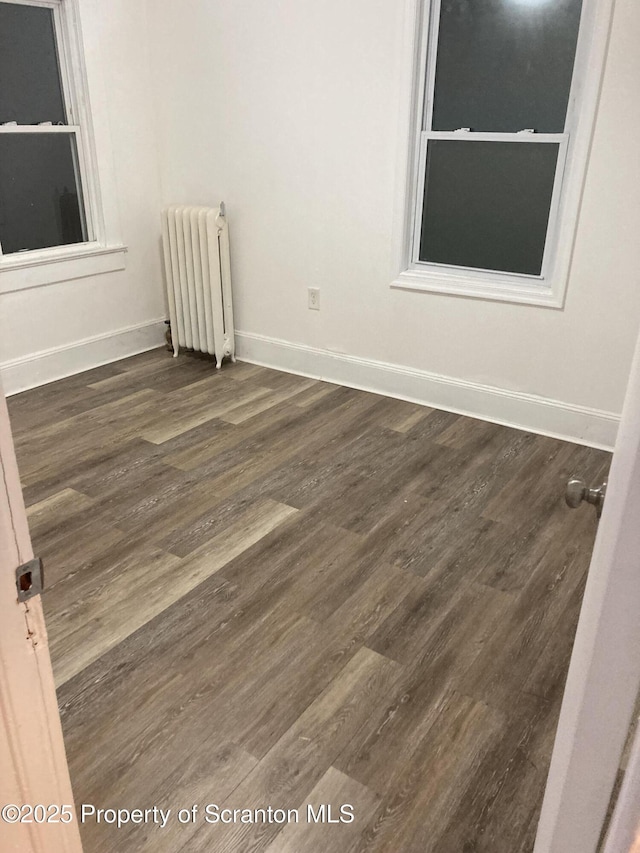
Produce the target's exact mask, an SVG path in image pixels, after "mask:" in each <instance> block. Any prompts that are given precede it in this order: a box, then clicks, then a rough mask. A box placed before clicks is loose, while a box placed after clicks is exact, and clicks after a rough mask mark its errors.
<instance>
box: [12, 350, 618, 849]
mask: <svg viewBox="0 0 640 853" xmlns="http://www.w3.org/2000/svg"><path fill="white" fill-rule="evenodd" d="M9 403H10V411H11V417H12V425H13V429H14V434H15V439H16V447H17V452H18V458H19V464H20V470H21V476H22V481H23V485H24V491H25V499H26V502H27V505H28V508H29V509H28V511H29V518H30V524H31V530H32V534H33V539H34V547H35V549H36V553H37V554H38V555H39V556H42V557H43V559H44V560H45V565H46V571H47V589H46V592H45V595H44V607H45V613H46V616H47V624H48V629H49V639H50V644H51V654H52V658H53V664H54V671H55V674H56V680H57V684H58V696H59V704H60V709H61V714H62V722H63V728H64V734H65V741H66V745H67V751H68V757H69V763H70V769H71V776H72V782H73V787H74V793H75V797H76V801H77V803H89V804H94V805H95V806H96V807H97V808H111V807H113V808H128V809H132V808H147V807H148V808H150V807H152V806H154V805H156V806H158V807H159V808H163V809H168V808H170V809H172V814H171V816H170V819H169V821H168V823H167V825H166V827H165V828H163V829H161V828H159V827H157V826H154V825H145V824H140V825H131V824H129V825H127V826H125V827H123V828H120V829H118V828H116V827H115V826H113V825H108V824H105V823H97V822H96V821H95V820H93V819H89V820H88V822H87V823H86V824H85V825H84V826H83V827H82V835H83V840H84V844H85V849H86V851H87V853H103V851H104V853H114V851H118V853H127V851H136V853H138V851H154V853H158V851H159V853H162V852H163V851H170V853H173V851H185V853H197V851H207V853H208V852H209V851H238V853H246V851H261V850H268V851H269V853H311V852H312V851H313V853H315V851H318V853H319V851H322V853H365V851H385V853H528V851H531V849H532V844H533V839H534V836H535V829H536V821H537V817H538V813H539V809H540V805H541V798H542V793H543V789H544V783H545V777H546V772H547V769H548V764H549V758H550V754H551V749H552V745H553V737H554V731H555V726H556V722H557V717H558V713H559V707H560V701H561V697H562V690H563V685H564V680H565V676H566V670H567V666H568V661H569V656H570V652H571V646H572V642H573V636H574V631H575V626H576V622H577V617H578V611H579V608H580V602H581V597H582V592H583V587H584V581H585V577H586V572H587V568H588V564H589V558H590V552H591V548H592V544H593V538H594V535H595V531H596V521H595V514H594V513H593V511H592V510H591V508H588V507H584V508H582V509H580V510H578V511H573V512H572V511H570V510H568V509H567V508H566V507H565V505H564V502H563V492H564V486H565V484H566V481H567V479H568V478H569V476H570V475H571V474H573V473H577V472H579V473H580V474H582V475H584V476H585V477H586V479H587V480H590V481H596V480H598V479H600V478H601V477H602V476H603V475H604V474H605V472H606V470H607V468H608V465H609V454H607V453H604V452H601V451H597V450H591V449H588V448H585V447H580V446H577V445H572V444H568V443H565V442H562V441H558V440H555V439H552V438H545V437H541V436H537V435H532V434H528V433H525V432H520V431H517V430H513V429H508V428H506V427H502V426H496V425H493V424H489V423H484V422H482V421H478V420H473V419H471V418H465V417H459V416H456V415H452V414H448V413H446V412H441V411H435V410H431V409H428V408H425V407H420V406H417V405H413V404H409V403H404V402H400V401H397V400H391V399H388V398H385V397H380V396H377V395H375V394H368V393H365V392H362V391H354V390H350V389H347V388H343V387H340V386H337V385H330V384H326V383H323V382H318V381H313V380H308V379H304V378H301V377H296V376H291V375H288V374H285V373H279V372H277V371H274V370H269V369H265V368H260V367H256V366H252V365H249V364H241V363H238V364H236V365H225V366H224V368H223V369H222V370H221V371H216V370H215V369H214V368H213V366H212V364H211V362H210V361H209V360H208V359H205V358H199V357H196V356H189V355H185V356H182V357H180V358H179V359H177V360H174V359H172V358H171V357H170V356H169V354H168V353H166V352H165V351H164V350H156V351H153V352H150V353H145V354H143V355H140V356H136V357H134V358H130V359H127V360H125V361H121V362H118V363H116V364H112V365H108V366H106V367H102V368H98V369H96V370H93V371H90V372H88V373H84V374H82V375H79V376H74V377H71V378H69V379H65V380H63V381H61V382H57V383H54V384H51V385H48V386H45V387H42V388H39V389H36V390H33V391H29V392H26V393H24V394H20V395H18V396H15V397H13V398H11V400H10V401H9ZM209 803H215V804H218V805H219V806H221V807H225V808H227V807H228V808H236V809H254V808H263V809H267V808H268V807H269V806H271V807H272V808H274V809H275V808H285V809H287V808H289V809H299V814H300V822H299V823H293V822H292V823H289V824H287V825H283V824H280V823H273V822H272V823H253V824H251V823H236V824H231V825H220V824H209V823H207V822H206V821H205V820H204V808H205V806H206V804H209ZM309 803H310V804H312V805H313V806H314V807H317V806H319V805H320V804H321V803H329V804H332V805H333V807H334V817H335V815H336V813H337V810H338V809H339V806H340V805H341V804H345V803H349V804H352V805H353V806H354V809H355V820H354V821H353V822H352V823H343V824H335V825H334V824H314V823H308V822H306V816H307V815H306V807H307V804H309ZM193 804H197V805H199V807H200V811H199V813H198V814H197V816H196V820H195V822H193V823H191V822H186V823H184V824H181V823H179V822H178V820H177V816H176V813H177V810H178V809H179V808H190V807H191V806H192V805H193Z"/></svg>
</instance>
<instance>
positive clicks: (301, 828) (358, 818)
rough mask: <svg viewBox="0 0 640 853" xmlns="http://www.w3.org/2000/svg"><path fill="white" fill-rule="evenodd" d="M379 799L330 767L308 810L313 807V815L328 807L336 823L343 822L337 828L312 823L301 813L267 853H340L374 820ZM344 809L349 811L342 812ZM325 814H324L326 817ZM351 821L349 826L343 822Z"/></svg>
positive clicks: (336, 825) (308, 798) (315, 790)
mask: <svg viewBox="0 0 640 853" xmlns="http://www.w3.org/2000/svg"><path fill="white" fill-rule="evenodd" d="M377 803H378V797H377V796H376V795H375V794H374V793H373V792H372V791H369V790H368V788H365V786H364V785H360V784H359V783H358V782H356V781H355V780H354V779H350V778H349V777H348V776H345V774H344V773H341V772H340V771H339V770H336V769H335V767H330V768H329V769H328V770H327V772H326V773H325V774H324V776H323V777H322V779H320V781H319V782H318V784H317V785H316V786H315V788H313V790H312V791H311V792H310V794H309V796H308V797H307V804H306V805H307V806H312V808H313V809H314V815H315V814H318V810H319V808H320V806H329V807H330V812H328V813H329V814H330V816H331V817H332V819H333V820H335V821H340V819H341V817H343V818H344V820H345V822H344V823H340V822H338V823H337V824H336V823H334V824H327V823H324V822H323V823H314V822H313V820H312V819H309V818H308V817H307V810H306V809H305V808H304V805H303V808H302V809H301V810H300V813H301V814H300V822H298V823H290V824H288V825H287V826H286V827H285V828H284V829H283V830H281V831H280V832H279V833H278V835H277V836H276V837H275V839H274V840H273V841H272V843H271V844H270V845H269V847H268V848H267V853H299V851H300V850H304V851H305V853H343V851H344V850H347V849H348V847H349V845H350V843H351V841H352V840H353V838H354V837H357V835H358V834H359V833H360V832H362V830H363V829H364V828H365V827H366V825H367V823H368V822H369V820H370V819H371V817H372V816H373V812H374V810H375V807H376V805H377ZM345 805H348V806H350V810H348V811H347V810H344V811H342V809H343V807H344V806H345ZM326 814H327V812H325V815H326ZM350 817H352V818H353V819H352V822H346V821H348V820H349V818H350Z"/></svg>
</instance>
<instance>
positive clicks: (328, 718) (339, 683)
mask: <svg viewBox="0 0 640 853" xmlns="http://www.w3.org/2000/svg"><path fill="white" fill-rule="evenodd" d="M398 669H399V666H398V664H395V663H393V662H392V661H389V660H387V659H386V658H383V657H382V656H381V655H378V654H376V653H375V652H371V651H369V650H368V649H361V650H360V651H359V652H358V653H357V654H356V655H355V657H354V658H353V659H352V660H351V661H350V662H349V663H348V664H347V666H346V667H345V668H344V669H343V670H342V672H341V673H340V675H339V676H338V677H337V678H336V679H335V680H334V681H333V683H332V684H331V685H330V686H329V687H328V688H327V690H326V691H325V692H324V693H323V694H322V696H320V697H319V698H318V699H317V700H316V701H315V702H313V703H312V704H311V705H310V706H309V707H308V708H307V709H306V711H305V712H304V713H303V714H302V715H301V716H300V717H299V718H298V719H297V720H296V722H295V724H294V725H293V726H292V727H291V729H289V730H288V731H287V732H286V733H285V734H284V735H283V737H282V738H281V739H280V740H279V741H278V742H277V743H276V744H275V746H274V747H273V748H272V749H271V750H270V751H269V753H268V754H267V755H266V756H265V758H263V759H262V761H260V763H259V764H258V765H257V766H256V768H255V770H253V771H252V772H251V773H250V774H249V775H248V776H247V777H246V778H245V779H244V780H243V782H242V783H241V784H240V785H239V786H238V787H237V788H236V789H235V791H234V792H233V794H231V796H229V797H228V798H227V799H226V800H225V802H224V805H225V807H227V808H251V807H256V808H257V807H260V806H261V805H264V803H274V804H275V803H278V804H279V807H281V808H296V807H297V806H298V805H300V803H301V802H302V801H303V799H304V798H305V797H306V796H307V795H308V794H309V793H310V792H311V791H312V790H313V787H314V786H315V785H316V784H317V783H318V781H319V780H320V779H321V778H322V776H323V775H324V774H325V773H326V771H327V770H328V768H329V767H330V766H331V764H332V762H333V759H334V758H335V757H336V756H337V755H338V754H339V753H340V751H341V749H342V748H344V745H345V744H346V743H348V742H349V740H350V738H351V737H352V735H353V733H354V732H355V731H357V730H358V728H359V727H360V726H361V725H362V722H363V721H364V719H365V718H366V715H367V713H368V708H369V706H370V705H371V703H374V702H376V701H379V699H380V697H382V696H383V695H384V693H385V692H386V690H387V689H388V686H389V683H393V681H394V679H395V678H396V677H397V673H398ZM274 807H275V806H274ZM279 828H280V827H279V826H277V825H273V824H269V825H259V824H253V825H247V824H245V825H231V826H227V827H216V828H215V829H213V828H211V827H203V828H202V829H201V830H199V831H198V832H197V833H196V835H195V836H194V837H193V839H192V842H191V847H190V849H191V850H192V851H193V853H197V851H200V850H206V851H221V853H222V851H235V850H243V851H247V853H249V851H258V850H264V849H266V848H267V847H268V845H269V844H270V843H271V841H272V840H273V838H274V836H275V834H276V833H277V831H278V829H279Z"/></svg>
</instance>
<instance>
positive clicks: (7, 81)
mask: <svg viewBox="0 0 640 853" xmlns="http://www.w3.org/2000/svg"><path fill="white" fill-rule="evenodd" d="M8 121H17V122H18V124H38V123H39V122H42V121H51V122H53V123H54V124H58V123H66V116H65V109H64V101H63V97H62V86H61V84H60V70H59V68H58V54H57V50H56V40H55V33H54V27H53V11H52V10H51V9H46V8H44V7H42V6H17V5H15V4H11V3H0V124H3V123H4V122H8Z"/></svg>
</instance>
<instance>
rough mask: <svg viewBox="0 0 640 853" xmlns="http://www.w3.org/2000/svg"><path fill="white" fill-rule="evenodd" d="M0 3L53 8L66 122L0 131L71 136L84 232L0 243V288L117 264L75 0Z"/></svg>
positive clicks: (121, 259) (121, 260) (118, 249)
mask: <svg viewBox="0 0 640 853" xmlns="http://www.w3.org/2000/svg"><path fill="white" fill-rule="evenodd" d="M0 3H7V4H9V5H20V6H39V7H44V8H48V9H51V10H52V11H53V20H54V28H55V37H56V45H57V49H58V63H59V67H60V78H61V84H62V94H63V99H64V105H65V109H66V113H67V118H68V121H69V124H67V125H59V126H57V125H53V126H50V125H49V126H40V125H10V126H2V125H0V134H10V133H47V134H50V133H64V134H66V135H68V136H74V137H75V142H76V151H77V162H78V170H79V173H80V174H79V183H80V186H81V188H82V202H83V207H82V209H81V216H82V217H83V219H84V221H85V227H86V235H87V240H86V241H85V242H83V243H74V244H69V245H64V246H53V247H51V248H46V249H33V250H29V251H25V252H20V253H11V254H8V255H3V254H2V247H1V244H0V293H8V292H12V291H15V290H22V289H25V288H30V287H37V286H40V285H45V284H54V283H56V282H59V281H65V280H69V279H75V278H84V277H86V276H91V275H96V274H99V273H103V272H113V271H115V270H122V269H124V268H125V253H126V246H124V245H123V244H122V242H121V240H120V239H119V228H118V225H117V223H114V222H110V223H107V222H105V216H104V205H103V198H102V194H101V188H100V180H99V170H98V164H97V158H96V146H95V138H94V131H93V123H92V118H91V112H90V107H89V92H88V82H87V74H86V68H85V62H84V48H83V42H82V33H81V28H80V18H79V10H78V5H77V0H0ZM111 218H113V217H111ZM108 226H109V227H108Z"/></svg>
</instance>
